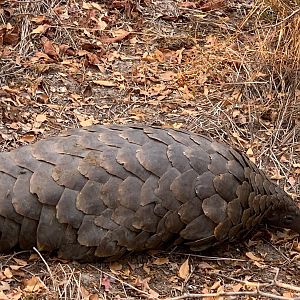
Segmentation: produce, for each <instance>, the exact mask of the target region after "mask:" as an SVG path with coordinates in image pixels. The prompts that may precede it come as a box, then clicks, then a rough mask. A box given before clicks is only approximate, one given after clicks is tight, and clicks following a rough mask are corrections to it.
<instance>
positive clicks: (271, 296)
mask: <svg viewBox="0 0 300 300" xmlns="http://www.w3.org/2000/svg"><path fill="white" fill-rule="evenodd" d="M222 296H227V297H229V296H263V297H267V298H268V299H278V300H296V299H299V298H290V297H284V296H278V295H275V294H271V293H265V292H262V291H260V290H256V291H253V292H248V291H245V292H218V293H211V294H209V293H208V294H184V295H181V296H178V297H173V298H165V299H164V300H180V299H187V298H204V297H222Z"/></svg>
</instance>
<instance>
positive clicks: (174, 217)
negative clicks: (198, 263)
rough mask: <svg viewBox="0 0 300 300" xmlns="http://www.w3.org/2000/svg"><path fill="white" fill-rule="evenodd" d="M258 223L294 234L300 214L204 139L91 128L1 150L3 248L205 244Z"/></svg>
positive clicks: (236, 158) (245, 162) (232, 154)
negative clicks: (14, 148) (265, 223)
mask: <svg viewBox="0 0 300 300" xmlns="http://www.w3.org/2000/svg"><path fill="white" fill-rule="evenodd" d="M261 222H267V223H271V224H273V225H277V226H279V227H285V228H291V229H293V230H295V231H297V232H300V211H299V208H298V207H297V205H296V203H295V202H294V201H293V200H292V199H291V198H290V197H289V196H288V195H287V194H286V193H285V192H284V191H283V190H282V189H280V188H279V187H278V186H277V185H276V184H274V183H273V182H271V181H270V180H269V179H268V178H267V177H266V176H265V174H264V173H263V172H262V171H261V170H259V169H258V168H257V167H256V166H255V165H254V164H253V163H252V162H251V161H250V160H249V159H248V158H247V157H246V156H245V155H243V154H241V153H240V152H239V151H237V150H235V149H233V148H232V147H230V146H228V145H225V144H222V143H219V142H216V141H213V140H212V139H210V138H208V137H206V136H202V135H196V134H193V133H189V132H184V131H178V130H174V129H160V128H155V127H142V126H120V125H111V126H100V125H97V126H91V127H86V128H81V129H73V130H69V131H67V132H65V133H62V134H61V135H59V136H56V137H52V138H48V139H44V140H41V141H38V142H37V143H35V144H33V145H28V146H23V147H20V148H18V149H16V150H13V151H11V152H3V153H0V237H1V239H0V252H4V251H8V250H10V249H12V248H14V247H19V248H21V249H32V247H37V248H38V249H39V250H40V251H57V252H58V255H59V256H60V257H62V258H65V259H77V260H93V259H95V258H110V259H114V258H117V257H119V256H121V255H123V254H124V253H126V252H131V251H142V250H147V249H158V248H162V247H164V246H169V245H177V244H186V245H188V246H189V247H190V248H191V249H192V250H204V249H206V248H209V247H212V246H215V245H218V244H220V243H222V242H224V241H234V240H237V239H239V238H240V237H243V236H245V234H247V233H248V232H250V231H251V230H252V229H253V228H254V227H255V226H256V225H257V224H259V223H261Z"/></svg>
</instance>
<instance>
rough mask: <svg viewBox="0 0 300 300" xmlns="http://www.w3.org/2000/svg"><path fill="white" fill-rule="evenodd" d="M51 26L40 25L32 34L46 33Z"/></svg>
mask: <svg viewBox="0 0 300 300" xmlns="http://www.w3.org/2000/svg"><path fill="white" fill-rule="evenodd" d="M49 27H50V26H49V25H48V24H44V25H39V26H38V27H37V28H35V29H33V30H32V31H31V34H38V33H45V32H46V31H47V29H48V28H49Z"/></svg>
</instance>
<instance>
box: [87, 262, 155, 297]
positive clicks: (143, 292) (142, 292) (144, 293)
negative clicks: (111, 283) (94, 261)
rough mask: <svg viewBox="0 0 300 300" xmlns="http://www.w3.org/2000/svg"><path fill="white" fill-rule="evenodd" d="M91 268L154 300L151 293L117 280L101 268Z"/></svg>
mask: <svg viewBox="0 0 300 300" xmlns="http://www.w3.org/2000/svg"><path fill="white" fill-rule="evenodd" d="M90 266H91V267H92V268H94V269H95V270H97V271H99V272H101V273H103V274H105V275H106V276H109V277H111V278H112V279H114V280H116V281H118V282H120V283H121V284H122V285H125V286H128V287H129V288H131V289H133V290H135V291H137V292H139V293H141V294H143V295H145V296H147V297H149V298H153V296H152V295H150V294H149V293H147V292H145V291H142V290H140V289H138V288H136V287H135V286H133V285H131V284H129V283H127V282H125V281H123V280H121V279H119V278H117V277H115V276H113V275H111V274H109V273H106V272H104V271H102V270H101V269H99V268H97V267H95V266H93V265H90Z"/></svg>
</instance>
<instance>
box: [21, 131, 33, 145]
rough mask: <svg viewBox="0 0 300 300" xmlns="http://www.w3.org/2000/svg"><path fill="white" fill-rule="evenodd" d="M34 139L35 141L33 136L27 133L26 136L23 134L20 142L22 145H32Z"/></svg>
mask: <svg viewBox="0 0 300 300" xmlns="http://www.w3.org/2000/svg"><path fill="white" fill-rule="evenodd" d="M35 139H36V137H35V135H33V134H30V133H27V134H24V135H23V136H22V137H21V138H20V141H21V142H23V143H32V142H34V141H35Z"/></svg>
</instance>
